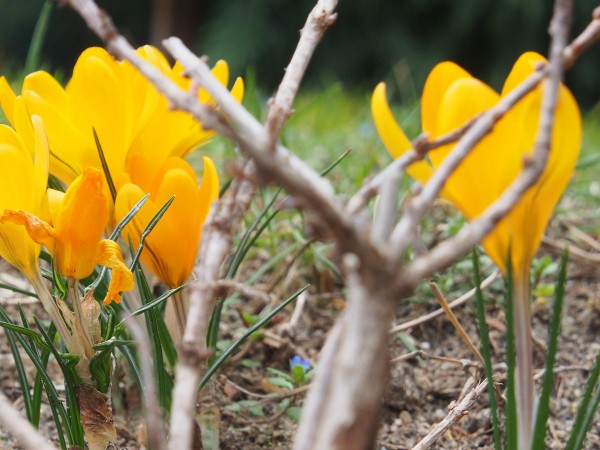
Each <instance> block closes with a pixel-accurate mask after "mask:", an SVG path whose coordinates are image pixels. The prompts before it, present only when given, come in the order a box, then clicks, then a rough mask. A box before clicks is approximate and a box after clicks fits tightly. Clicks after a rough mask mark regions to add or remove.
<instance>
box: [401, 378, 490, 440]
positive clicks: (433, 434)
mask: <svg viewBox="0 0 600 450" xmlns="http://www.w3.org/2000/svg"><path fill="white" fill-rule="evenodd" d="M486 389H487V380H484V381H482V382H481V383H479V384H478V385H477V387H475V389H473V390H472V391H471V392H469V394H468V395H467V396H465V398H464V399H463V400H462V401H461V402H460V403H459V404H458V405H456V406H455V407H454V408H452V409H451V410H450V413H448V415H447V416H446V417H445V418H444V420H442V421H441V422H440V423H438V424H437V425H436V426H435V428H434V429H433V430H431V431H430V432H429V434H428V435H427V436H425V437H424V438H423V439H422V440H421V441H420V442H419V443H418V444H417V445H415V446H414V447H413V448H412V450H425V449H428V448H430V447H431V446H432V445H433V443H434V442H435V441H437V440H438V438H439V437H440V436H441V435H442V434H444V432H445V431H446V430H447V429H448V428H450V427H451V426H452V425H453V424H454V423H456V422H457V421H458V420H460V419H461V418H462V417H463V416H465V415H467V414H468V413H469V408H471V407H472V406H473V405H474V404H475V402H476V401H477V399H479V397H480V396H481V394H482V393H483V392H484V391H485V390H486Z"/></svg>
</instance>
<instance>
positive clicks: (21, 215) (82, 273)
mask: <svg viewBox="0 0 600 450" xmlns="http://www.w3.org/2000/svg"><path fill="white" fill-rule="evenodd" d="M103 184H104V182H103V174H102V172H100V171H99V170H97V169H94V168H88V169H85V170H84V171H83V174H82V175H80V176H79V177H77V178H76V179H75V181H74V182H73V183H72V184H71V185H70V186H69V188H68V189H67V191H66V193H65V194H64V196H63V198H62V201H60V200H58V201H57V200H56V196H55V199H54V201H53V202H51V204H53V205H54V207H53V208H52V209H53V211H51V223H48V222H46V221H44V220H42V219H40V218H39V217H37V216H36V215H34V214H32V213H30V212H27V211H23V210H20V209H18V210H11V209H7V210H5V211H4V212H3V213H2V215H0V223H6V222H9V223H10V222H12V223H13V224H20V225H23V226H24V227H25V229H26V230H27V232H28V233H29V236H31V238H32V239H33V240H34V241H35V242H37V243H38V244H42V245H44V246H45V247H46V248H47V249H48V251H49V252H50V253H51V254H52V257H53V259H54V264H55V266H56V269H57V271H58V272H59V273H60V274H61V275H63V276H66V277H69V278H70V279H77V280H79V279H82V278H85V277H87V276H89V275H91V274H92V272H93V270H94V267H95V266H96V264H99V265H103V266H106V267H108V268H110V269H112V278H111V281H110V285H109V287H108V292H107V294H106V297H105V299H104V303H105V304H109V303H110V302H111V301H115V302H117V303H118V302H120V301H121V297H120V295H119V292H122V291H129V290H131V289H133V274H132V273H131V271H130V270H129V269H128V268H127V266H126V265H125V263H124V262H123V257H122V255H121V250H120V248H119V246H118V244H117V243H116V242H114V241H111V240H108V239H102V234H103V232H104V229H105V228H106V225H107V224H108V220H109V206H108V200H107V198H106V196H105V194H104V192H103ZM59 197H60V195H59Z"/></svg>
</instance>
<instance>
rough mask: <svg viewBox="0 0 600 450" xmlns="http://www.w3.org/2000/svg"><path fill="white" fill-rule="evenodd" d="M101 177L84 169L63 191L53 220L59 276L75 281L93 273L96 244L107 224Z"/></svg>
mask: <svg viewBox="0 0 600 450" xmlns="http://www.w3.org/2000/svg"><path fill="white" fill-rule="evenodd" d="M103 178H104V175H103V173H102V172H100V171H99V170H97V169H93V168H88V169H86V170H85V171H84V172H83V174H82V175H81V176H79V177H78V178H77V179H76V180H75V181H74V182H73V183H72V184H71V185H70V186H69V188H68V189H67V192H66V193H65V196H64V198H63V202H62V205H61V208H60V210H59V212H58V215H57V216H56V220H55V221H54V229H55V232H56V236H55V237H56V242H55V251H54V255H53V256H54V260H55V264H56V266H57V268H58V271H59V273H61V274H62V275H64V276H67V277H74V278H77V279H78V280H80V279H82V278H85V277H87V276H88V275H90V274H91V273H92V271H93V270H94V266H95V265H96V258H97V253H96V252H97V249H98V242H100V240H101V238H102V234H103V232H104V229H105V228H106V225H107V224H108V215H109V212H108V201H107V198H106V196H105V195H104V192H103Z"/></svg>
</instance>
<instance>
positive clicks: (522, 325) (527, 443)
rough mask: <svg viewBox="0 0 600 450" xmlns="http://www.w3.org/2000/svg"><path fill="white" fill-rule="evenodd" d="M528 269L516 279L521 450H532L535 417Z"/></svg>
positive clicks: (515, 319)
mask: <svg viewBox="0 0 600 450" xmlns="http://www.w3.org/2000/svg"><path fill="white" fill-rule="evenodd" d="M528 270H529V267H527V270H521V271H518V272H515V277H514V279H513V287H512V289H513V310H514V324H513V326H514V333H515V353H516V368H515V371H516V373H515V388H516V398H517V411H518V412H517V417H518V420H517V429H518V436H519V450H530V449H531V444H532V442H531V440H532V433H533V420H534V415H535V411H534V408H535V388H534V384H533V343H532V337H531V311H530V307H529V272H528Z"/></svg>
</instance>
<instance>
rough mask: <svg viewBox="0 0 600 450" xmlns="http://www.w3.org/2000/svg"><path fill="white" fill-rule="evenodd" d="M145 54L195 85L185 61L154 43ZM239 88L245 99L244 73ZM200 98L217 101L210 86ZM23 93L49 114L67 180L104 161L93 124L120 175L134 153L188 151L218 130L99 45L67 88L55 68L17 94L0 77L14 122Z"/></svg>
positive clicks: (55, 164) (224, 74)
mask: <svg viewBox="0 0 600 450" xmlns="http://www.w3.org/2000/svg"><path fill="white" fill-rule="evenodd" d="M137 52H138V54H140V56H142V57H143V58H144V59H146V60H147V61H149V62H151V63H152V64H154V65H155V66H156V67H158V68H159V69H160V70H161V71H162V72H163V73H165V74H166V75H167V76H169V78H171V79H172V80H173V81H174V82H176V83H177V84H178V85H179V86H181V87H182V88H184V89H187V88H189V87H190V83H191V81H190V80H189V79H188V78H186V77H185V76H184V73H183V68H182V66H181V65H180V64H179V63H176V64H175V65H174V66H173V67H171V66H170V64H169V63H168V62H167V60H166V58H165V57H164V56H163V55H162V54H161V53H160V52H159V51H158V50H157V49H156V48H154V47H150V46H145V47H141V48H139V49H138V50H137ZM213 73H214V74H215V76H216V77H217V78H218V79H219V80H220V81H221V82H222V83H223V84H224V85H227V83H228V80H229V69H228V66H227V63H226V62H224V61H219V62H217V64H216V65H215V67H214V68H213ZM232 94H233V95H234V96H235V97H236V98H238V99H241V97H242V95H243V82H242V80H241V79H238V80H236V82H235V84H234V86H233V88H232ZM198 96H199V98H200V99H201V100H202V101H204V102H208V103H210V102H211V101H212V100H211V99H210V97H209V96H208V94H207V93H206V92H205V91H204V90H200V91H199V93H198ZM21 97H22V98H23V99H24V101H25V104H26V107H27V110H28V111H29V112H30V113H31V114H37V115H39V116H41V117H42V119H43V120H44V122H45V124H46V130H47V133H48V139H49V142H50V149H51V154H50V172H51V173H53V174H54V175H56V176H57V177H58V178H60V179H61V180H62V181H63V182H64V183H66V184H67V185H68V184H70V183H71V182H72V181H73V180H74V179H75V178H76V177H77V176H78V175H80V174H81V173H82V172H83V170H84V169H85V168H87V167H96V168H100V167H101V164H100V159H99V156H98V151H97V148H96V143H95V140H94V137H93V133H92V128H93V129H95V130H96V132H97V134H98V137H99V140H100V143H101V145H102V149H103V152H104V155H105V157H106V161H107V165H108V169H109V171H110V173H111V176H112V178H113V180H115V181H116V180H117V179H118V178H119V177H120V175H121V173H122V172H123V171H124V170H125V167H126V164H127V161H128V159H130V158H131V159H136V158H139V157H140V155H148V154H152V155H154V157H156V158H158V159H159V161H161V162H163V161H165V160H166V159H168V158H169V157H171V156H180V157H182V156H184V155H186V154H187V153H189V152H190V151H191V150H193V149H194V148H196V147H198V146H199V145H201V144H203V143H205V142H206V141H207V140H208V139H209V138H210V137H211V136H212V135H213V134H214V132H212V131H207V130H204V129H202V127H201V124H199V123H198V122H197V121H196V120H195V119H194V118H193V117H192V116H191V115H190V114H189V113H185V112H181V111H175V110H173V109H172V108H170V107H169V104H168V102H167V100H166V99H164V97H163V96H162V95H161V94H160V93H159V92H158V91H157V90H156V89H155V88H154V86H152V85H151V83H149V82H148V81H147V80H146V79H145V78H144V77H143V76H142V75H140V74H139V73H138V72H137V71H136V70H135V69H134V67H133V66H131V65H130V64H129V63H128V62H119V61H115V60H114V59H113V57H112V56H111V55H110V54H108V52H106V50H104V49H102V48H98V47H92V48H88V49H87V50H85V51H84V52H83V53H82V54H81V55H80V57H79V58H78V60H77V63H76V64H75V67H74V69H73V76H72V78H71V79H70V81H69V82H68V83H67V86H66V87H65V88H63V87H62V86H61V85H60V84H59V83H58V82H57V81H56V80H55V79H54V78H53V77H52V76H51V75H50V74H48V73H47V72H44V71H38V72H34V73H32V74H30V75H28V76H27V77H26V78H25V80H24V82H23V88H22V91H21V94H20V96H17V95H16V94H15V93H14V92H13V91H12V89H11V88H10V86H9V85H8V83H7V81H6V79H5V78H4V77H0V105H1V106H2V109H3V110H4V112H5V115H6V117H7V118H8V120H9V121H10V122H11V123H13V124H14V116H13V114H12V109H13V104H14V103H15V100H16V99H17V98H21Z"/></svg>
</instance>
